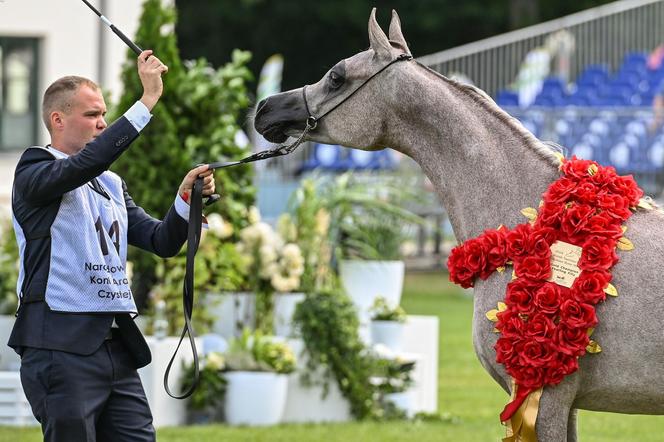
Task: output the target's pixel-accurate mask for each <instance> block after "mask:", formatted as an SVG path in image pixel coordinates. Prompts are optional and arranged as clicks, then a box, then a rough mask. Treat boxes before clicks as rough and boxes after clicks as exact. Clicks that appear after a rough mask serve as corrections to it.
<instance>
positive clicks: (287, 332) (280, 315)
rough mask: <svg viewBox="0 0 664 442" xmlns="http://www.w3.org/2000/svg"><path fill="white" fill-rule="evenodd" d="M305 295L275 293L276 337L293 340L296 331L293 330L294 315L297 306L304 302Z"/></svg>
mask: <svg viewBox="0 0 664 442" xmlns="http://www.w3.org/2000/svg"><path fill="white" fill-rule="evenodd" d="M304 296H305V295H304V293H275V294H274V335H275V336H282V337H284V338H293V337H295V335H296V330H294V329H293V314H294V313H295V308H296V307H297V305H298V304H299V303H300V302H302V301H304Z"/></svg>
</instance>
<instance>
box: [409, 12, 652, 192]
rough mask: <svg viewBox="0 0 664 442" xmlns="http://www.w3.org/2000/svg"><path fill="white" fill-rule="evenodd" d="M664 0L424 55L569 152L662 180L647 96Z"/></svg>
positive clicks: (645, 182)
mask: <svg viewBox="0 0 664 442" xmlns="http://www.w3.org/2000/svg"><path fill="white" fill-rule="evenodd" d="M663 44H664V2H663V1H662V0H623V1H617V2H613V3H610V4H607V5H605V6H601V7H597V8H593V9H590V10H586V11H583V12H580V13H577V14H573V15H570V16H567V17H563V18H561V19H557V20H553V21H550V22H546V23H542V24H539V25H536V26H531V27H529V28H525V29H520V30H518V31H514V32H511V33H508V34H504V35H501V36H497V37H492V38H489V39H486V40H482V41H480V42H475V43H472V44H469V45H465V46H461V47H458V48H454V49H450V50H447V51H442V52H439V53H436V54H431V55H428V56H425V57H421V58H420V59H419V60H420V61H421V62H422V63H424V64H426V65H428V66H430V67H432V68H433V69H436V70H437V71H439V72H441V73H442V74H444V75H448V76H450V75H455V74H457V73H461V74H463V77H464V78H466V79H469V80H470V81H472V82H473V83H474V84H475V85H476V86H478V87H480V88H482V89H483V90H485V91H487V92H488V93H489V94H490V95H492V96H493V97H494V98H495V100H496V103H497V104H498V105H500V106H501V107H503V108H504V109H505V110H506V111H507V112H509V113H510V114H511V115H513V116H515V117H516V118H518V119H519V120H520V121H521V122H522V123H523V124H524V126H525V127H526V128H528V129H529V130H530V131H531V132H532V133H533V134H534V135H535V136H537V137H538V138H540V139H542V140H550V141H554V142H557V143H559V144H560V145H562V146H563V147H564V148H565V150H566V154H567V155H576V156H578V157H582V158H586V159H593V160H596V161H598V162H600V163H602V164H605V165H611V166H614V167H615V168H616V169H617V170H618V172H619V173H625V174H626V173H632V174H634V175H635V176H636V177H637V179H638V180H639V183H640V185H641V186H642V187H643V188H644V190H645V191H646V192H647V193H649V194H651V195H656V196H658V195H660V194H661V193H662V187H663V185H664V179H662V175H664V170H663V169H664V130H663V129H662V128H661V127H656V125H654V124H653V109H652V104H653V99H654V96H655V94H656V92H657V90H658V88H660V86H661V85H664V83H663V81H664V63H662V59H663V58H664V45H663Z"/></svg>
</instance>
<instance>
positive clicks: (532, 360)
mask: <svg viewBox="0 0 664 442" xmlns="http://www.w3.org/2000/svg"><path fill="white" fill-rule="evenodd" d="M554 356H555V355H554V353H553V352H552V351H551V348H550V347H549V346H548V345H547V344H544V343H542V342H538V341H535V340H530V341H526V342H524V344H523V348H522V349H521V351H520V352H519V363H520V365H523V366H529V367H544V366H546V365H548V364H549V363H550V362H551V360H552V359H553V358H554Z"/></svg>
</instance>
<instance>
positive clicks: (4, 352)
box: [0, 315, 21, 371]
mask: <svg viewBox="0 0 664 442" xmlns="http://www.w3.org/2000/svg"><path fill="white" fill-rule="evenodd" d="M15 321H16V318H15V317H14V315H0V370H9V371H18V369H19V368H20V366H21V358H19V356H18V354H16V352H15V351H14V349H13V348H11V347H8V346H7V341H9V336H10V335H11V333H12V329H13V328H14V322H15Z"/></svg>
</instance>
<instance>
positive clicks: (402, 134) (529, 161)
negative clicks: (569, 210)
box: [255, 9, 664, 442]
mask: <svg viewBox="0 0 664 442" xmlns="http://www.w3.org/2000/svg"><path fill="white" fill-rule="evenodd" d="M369 40H370V42H371V46H370V48H369V49H368V50H366V51H363V52H360V53H358V54H356V55H354V56H352V57H350V58H347V59H345V60H342V61H340V62H339V63H337V64H336V65H335V66H334V67H333V68H332V69H330V71H329V72H327V73H326V74H325V76H324V77H323V78H322V79H321V80H320V81H319V82H318V83H316V84H313V85H310V86H306V87H305V88H301V89H295V90H291V91H287V92H283V93H280V94H278V95H274V96H272V97H269V98H268V99H267V100H264V101H262V102H261V103H259V105H258V107H257V109H258V110H257V114H256V118H255V126H256V129H257V130H258V131H259V132H260V133H262V134H263V135H264V136H265V137H266V138H267V139H268V140H271V141H274V142H283V141H284V140H286V138H287V137H288V136H298V135H300V134H301V133H302V131H303V128H304V127H305V123H306V121H307V119H308V118H309V126H310V127H311V128H312V129H311V130H310V131H309V133H307V134H306V138H308V139H310V140H315V141H318V142H323V143H333V144H341V145H344V146H351V147H354V148H357V149H364V150H376V149H382V148H384V147H386V146H390V147H392V148H394V149H396V150H398V151H400V152H402V153H404V154H406V155H408V156H410V157H411V158H413V159H414V160H415V161H416V162H417V163H418V164H419V165H420V166H421V167H422V169H423V171H424V173H425V174H426V175H427V177H428V178H429V179H430V180H431V182H432V183H433V185H434V186H435V189H436V192H437V194H438V196H439V198H440V200H441V202H442V204H443V205H444V206H445V208H446V209H447V212H448V214H449V217H450V220H451V223H452V226H453V228H454V233H455V235H456V237H457V239H458V240H459V241H464V240H466V239H468V238H472V237H474V236H476V235H479V234H480V233H482V232H483V231H484V230H485V229H487V228H496V227H498V226H499V225H500V224H504V225H506V226H508V227H513V226H515V225H516V224H519V223H522V222H524V221H525V219H524V218H523V216H522V215H521V214H520V210H521V209H522V208H524V207H537V205H538V203H539V201H540V199H541V195H542V193H543V192H544V190H545V189H546V188H547V187H548V185H549V184H550V183H551V182H552V181H554V180H555V179H557V178H558V177H559V172H558V164H559V162H558V160H557V159H556V157H555V156H554V154H553V151H552V150H551V149H550V148H549V147H548V146H547V145H546V144H544V143H542V142H541V141H539V140H538V139H537V138H535V137H534V136H533V135H532V134H531V133H530V132H528V131H527V130H526V129H524V127H523V126H522V125H521V124H520V123H519V122H518V121H517V120H515V119H513V118H512V117H510V116H509V115H508V114H506V113H505V112H503V111H502V110H501V109H500V108H499V107H498V106H496V104H495V103H494V102H493V101H492V100H491V99H490V98H489V97H488V96H487V95H486V94H485V93H483V92H482V91H480V90H478V89H477V88H474V87H471V86H467V85H463V84H459V83H457V82H455V81H452V80H450V79H447V78H445V77H443V76H441V75H439V74H437V73H435V72H433V71H432V70H429V69H427V68H425V67H424V66H422V65H420V64H418V63H417V62H415V61H413V60H411V59H410V57H408V56H402V54H410V51H409V49H408V46H407V45H406V40H405V39H404V37H403V35H402V33H401V25H400V22H399V18H398V16H397V14H396V12H393V13H392V21H391V23H390V29H389V36H386V35H385V33H384V32H383V31H382V30H381V28H380V27H379V25H378V23H377V22H376V18H375V9H374V11H373V12H372V13H371V17H370V19H369ZM400 56H401V58H399V57H400ZM390 63H392V64H390ZM388 64H389V66H388V67H387V68H386V66H387V65H388ZM381 69H383V70H382V71H381ZM379 71H380V73H379V74H378V75H376V74H377V73H378V72H379ZM360 86H361V87H360ZM358 88H359V89H358ZM322 115H324V118H320V119H319V120H317V121H315V122H314V119H312V118H310V117H311V116H314V117H316V116H317V117H320V116H322ZM314 126H315V127H314ZM627 228H628V229H627V233H626V236H627V237H628V238H629V239H630V240H631V241H632V242H633V244H634V246H635V250H632V251H629V252H619V256H620V262H619V263H618V264H617V265H616V266H615V267H614V268H613V281H612V283H613V284H614V285H615V286H616V288H617V289H618V291H619V296H618V297H617V298H611V299H609V300H607V301H606V302H604V303H601V304H599V305H598V306H597V316H598V318H599V321H600V323H599V325H598V326H597V328H596V330H595V333H594V334H593V339H595V340H596V341H597V342H598V343H599V344H600V345H601V346H602V349H603V350H602V352H601V353H599V354H594V355H590V354H588V355H585V356H582V357H581V358H580V360H579V363H580V368H579V370H578V371H577V372H576V373H574V374H572V375H570V376H568V377H566V378H565V380H563V382H562V383H560V384H559V385H557V386H555V387H545V388H544V393H543V395H542V398H541V402H540V410H539V415H538V417H537V422H536V431H537V435H538V439H539V440H540V441H542V442H546V441H552V442H561V441H566V440H567V441H576V440H577V439H576V409H584V410H596V411H609V412H616V413H640V414H664V329H663V327H664V325H663V321H662V318H664V296H662V295H664V288H663V286H664V266H663V265H662V263H663V257H664V215H662V213H660V212H658V211H654V210H650V211H644V210H639V211H638V212H636V213H635V214H634V215H633V216H632V217H631V218H630V219H629V221H628V223H627ZM509 273H510V272H505V273H503V274H499V273H494V274H493V275H492V276H491V277H490V278H489V279H488V280H487V281H479V280H478V281H477V283H476V286H475V291H474V304H475V305H474V315H473V316H474V318H473V342H474V346H475V350H476V352H477V355H478V357H479V360H480V362H481V363H482V365H483V366H484V368H485V369H486V370H487V371H488V372H489V373H490V374H491V376H492V377H493V378H494V379H495V380H496V381H497V382H498V383H499V384H500V385H501V386H502V387H503V388H504V389H505V390H506V391H509V390H510V388H511V385H510V384H511V382H510V378H509V376H507V374H506V373H505V370H504V369H503V367H502V365H500V364H497V363H496V361H495V359H496V355H495V352H494V349H493V347H494V344H495V343H496V340H497V338H498V336H497V334H496V333H494V332H493V326H494V324H493V323H492V322H490V321H488V320H487V319H486V317H485V313H486V312H487V311H489V310H491V309H495V308H496V303H497V302H498V301H501V300H503V299H504V296H505V290H506V285H507V283H508V282H509V280H510V275H509ZM499 412H500V410H496V414H498V413H499Z"/></svg>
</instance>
